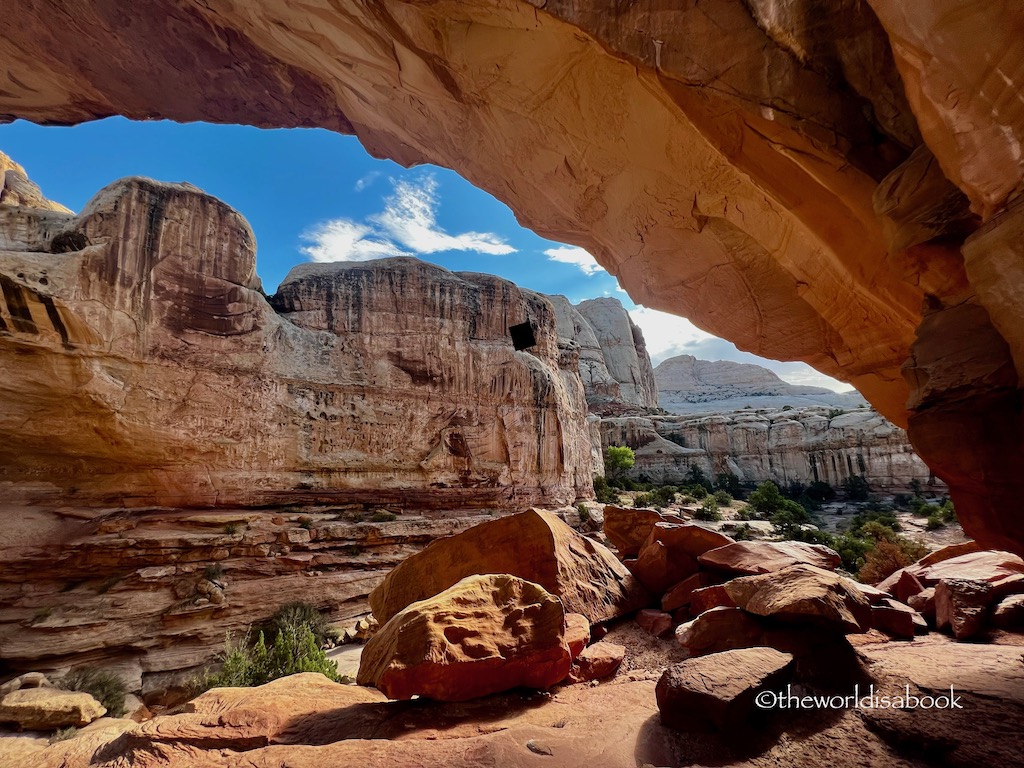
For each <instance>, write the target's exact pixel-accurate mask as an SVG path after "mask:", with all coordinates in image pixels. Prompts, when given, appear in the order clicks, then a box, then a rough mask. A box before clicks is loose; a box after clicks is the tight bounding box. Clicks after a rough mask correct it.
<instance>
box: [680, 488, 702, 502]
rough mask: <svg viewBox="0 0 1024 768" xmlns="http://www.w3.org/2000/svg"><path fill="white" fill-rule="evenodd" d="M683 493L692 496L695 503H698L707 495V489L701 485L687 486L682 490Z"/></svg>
mask: <svg viewBox="0 0 1024 768" xmlns="http://www.w3.org/2000/svg"><path fill="white" fill-rule="evenodd" d="M684 492H685V493H686V495H687V496H692V497H693V498H695V499H696V500H697V501H700V500H701V499H703V498H705V497H706V496H707V495H708V489H707V488H705V487H704V486H703V485H688V486H687V487H686V488H685V489H684Z"/></svg>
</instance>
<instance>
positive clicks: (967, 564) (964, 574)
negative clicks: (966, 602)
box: [906, 550, 1024, 587]
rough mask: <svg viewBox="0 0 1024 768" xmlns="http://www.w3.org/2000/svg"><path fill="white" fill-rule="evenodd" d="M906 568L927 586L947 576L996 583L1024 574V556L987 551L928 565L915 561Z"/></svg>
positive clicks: (931, 585)
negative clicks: (1023, 557)
mask: <svg viewBox="0 0 1024 768" xmlns="http://www.w3.org/2000/svg"><path fill="white" fill-rule="evenodd" d="M922 562H923V561H922ZM906 570H908V571H910V572H911V573H912V574H913V575H915V576H917V578H918V579H919V580H920V581H921V583H922V584H923V585H924V586H926V587H933V586H935V585H937V584H938V583H939V582H940V581H942V580H944V579H969V580H971V581H986V582H989V583H993V582H997V581H1001V580H1002V579H1006V578H1010V577H1012V576H1016V575H1018V574H1022V573H1024V559H1022V558H1021V557H1020V556H1019V555H1015V554H1013V553H1011V552H1003V551H1001V550H983V551H980V552H969V553H967V554H964V555H958V556H957V557H951V558H948V559H945V560H941V561H939V562H936V563H933V564H931V565H927V566H922V565H921V563H915V564H914V565H912V566H909V567H908V568H907V569H906Z"/></svg>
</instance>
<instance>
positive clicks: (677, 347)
mask: <svg viewBox="0 0 1024 768" xmlns="http://www.w3.org/2000/svg"><path fill="white" fill-rule="evenodd" d="M629 316H630V317H632V318H633V322H634V323H636V324H637V325H638V326H640V330H642V331H643V333H644V341H645V342H646V343H647V352H648V354H650V356H651V362H652V363H653V364H654V365H657V364H658V363H660V362H661V361H662V360H665V359H667V358H669V357H675V356H676V355H693V356H694V357H696V358H698V359H700V360H732V361H733V362H737V363H753V364H754V365H760V366H762V367H764V368H767V369H768V370H770V371H773V372H774V373H775V374H776V375H778V377H779V378H781V379H782V380H783V381H788V382H789V383H790V384H803V385H806V386H812V387H825V388H826V389H831V390H834V391H836V392H845V391H847V390H849V389H852V387H851V386H850V385H849V384H846V383H845V382H842V381H838V380H836V379H833V378H832V377H831V376H826V375H825V374H823V373H820V372H818V371H816V370H814V369H813V368H811V366H809V365H807V364H806V363H785V362H780V361H778V360H769V359H767V358H764V357H758V356H757V355H754V354H751V353H750V352H741V351H740V350H739V349H737V348H736V346H735V345H734V344H733V343H732V342H730V341H726V340H725V339H720V338H718V337H717V336H713V335H711V334H710V333H707V332H706V331H702V330H701V329H700V328H698V327H697V326H695V325H694V324H693V323H691V322H690V321H689V320H687V319H686V318H684V317H677V316H676V315H671V314H669V313H668V312H659V311H658V310H656V309H648V308H647V307H638V308H637V309H634V310H632V311H630V313H629Z"/></svg>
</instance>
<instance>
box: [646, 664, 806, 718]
mask: <svg viewBox="0 0 1024 768" xmlns="http://www.w3.org/2000/svg"><path fill="white" fill-rule="evenodd" d="M792 663H793V657H792V656H791V655H789V654H788V653H781V652H779V651H777V650H775V649H773V648H744V649H740V650H733V651H723V652H721V653H712V654H710V655H708V656H701V657H699V658H695V659H687V660H686V661H683V662H681V663H679V664H675V665H673V666H671V667H669V668H668V669H666V670H665V672H664V674H663V675H662V676H661V679H660V680H659V681H658V687H657V689H656V692H655V695H656V697H657V701H658V709H659V710H660V712H661V722H662V724H663V725H666V726H668V727H670V728H677V729H682V730H687V729H690V728H692V727H693V726H694V725H695V724H703V723H710V724H711V725H713V726H716V727H718V728H720V729H723V730H726V729H736V728H740V727H742V726H744V725H746V724H747V723H748V722H749V721H750V720H751V719H752V718H755V717H756V716H757V715H758V714H759V710H758V708H757V705H756V704H755V700H754V699H755V696H756V695H757V694H758V693H759V692H760V691H763V690H766V689H771V688H775V687H777V686H781V685H783V684H785V682H786V680H787V678H788V676H789V672H790V669H791V666H792Z"/></svg>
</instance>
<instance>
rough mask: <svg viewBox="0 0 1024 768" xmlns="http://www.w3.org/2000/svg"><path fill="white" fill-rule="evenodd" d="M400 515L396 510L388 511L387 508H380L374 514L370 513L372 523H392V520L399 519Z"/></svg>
mask: <svg viewBox="0 0 1024 768" xmlns="http://www.w3.org/2000/svg"><path fill="white" fill-rule="evenodd" d="M397 519H398V515H396V514H395V513H394V512H388V511H387V510H386V509H378V510H377V511H376V512H374V513H373V514H372V515H370V522H371V523H390V522H391V521H392V520H397Z"/></svg>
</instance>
